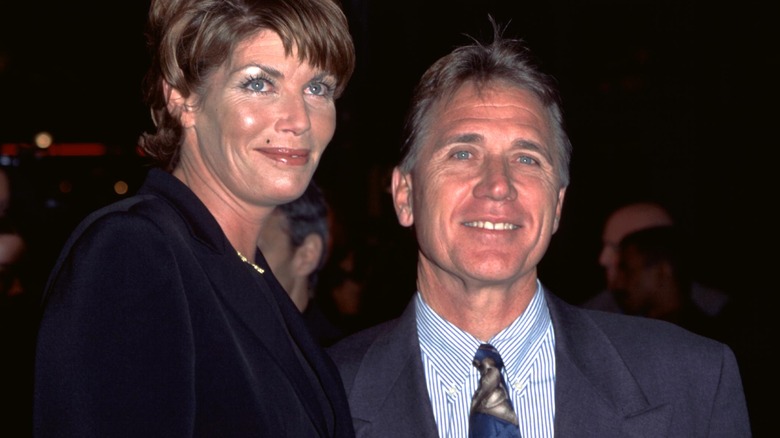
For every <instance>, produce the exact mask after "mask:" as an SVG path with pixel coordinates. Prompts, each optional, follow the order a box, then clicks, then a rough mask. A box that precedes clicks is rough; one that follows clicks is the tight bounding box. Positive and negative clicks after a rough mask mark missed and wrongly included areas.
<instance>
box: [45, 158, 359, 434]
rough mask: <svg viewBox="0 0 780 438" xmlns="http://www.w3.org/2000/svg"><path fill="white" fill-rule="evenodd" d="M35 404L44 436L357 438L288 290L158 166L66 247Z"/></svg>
mask: <svg viewBox="0 0 780 438" xmlns="http://www.w3.org/2000/svg"><path fill="white" fill-rule="evenodd" d="M258 256H259V257H258V260H259V261H260V264H261V265H264V266H265V267H266V268H267V264H266V263H265V261H264V259H263V258H262V256H261V255H260V254H259V253H258ZM34 397H35V402H34V434H35V436H38V437H48V436H56V437H119V436H127V437H192V436H203V437H215V436H220V437H249V436H251V437H258V436H274V437H278V436H289V437H350V436H353V431H352V425H351V421H350V417H349V412H348V407H347V403H346V397H345V395H344V392H343V387H342V384H341V380H340V378H339V375H338V372H337V370H336V368H335V366H334V365H333V363H332V362H331V361H330V359H329V358H328V357H327V355H326V354H325V353H324V351H323V350H322V349H321V347H319V346H318V345H317V343H316V342H315V341H314V339H313V338H312V336H311V335H310V334H309V332H308V330H307V328H306V326H305V325H304V323H303V320H302V318H301V316H300V313H299V312H298V310H297V309H296V308H295V306H294V305H293V304H292V301H290V299H289V298H288V296H287V294H286V293H285V292H284V290H283V289H282V287H281V286H280V285H279V283H278V282H277V281H276V279H275V278H274V277H273V275H272V274H271V273H270V271H269V270H267V269H266V272H265V274H264V275H262V276H261V275H260V274H259V273H258V272H256V271H255V270H254V269H253V268H252V267H251V266H249V265H248V264H246V263H243V262H242V261H241V260H240V259H239V257H238V255H237V254H236V252H235V250H234V249H233V247H232V246H231V245H230V243H229V242H228V240H227V238H226V237H225V235H224V233H223V232H222V230H221V228H220V226H219V225H218V223H217V222H216V220H215V219H214V217H213V216H212V215H211V214H210V212H209V211H208V210H207V209H206V207H205V205H203V204H202V203H201V201H200V200H199V199H198V198H197V197H196V196H195V194H194V193H192V191H190V189H189V188H188V187H186V186H185V185H184V184H182V183H181V182H180V181H179V180H178V179H176V178H175V177H173V176H172V175H170V174H168V173H165V172H163V171H160V170H151V171H150V172H149V175H148V176H147V180H146V182H145V183H144V185H143V186H142V187H141V189H140V190H139V192H138V194H137V195H135V196H133V197H131V198H128V199H126V200H123V201H120V202H118V203H116V204H114V205H111V206H108V207H106V208H104V209H102V210H99V211H97V212H95V213H93V214H92V215H91V216H89V217H88V218H87V219H85V221H84V222H83V223H82V224H80V225H79V227H78V228H77V229H76V230H75V232H74V233H73V235H72V236H71V237H70V239H69V240H68V242H67V243H66V245H65V247H64V249H63V251H62V253H61V255H60V257H59V259H58V261H57V263H56V265H55V268H54V270H53V271H52V273H51V276H50V278H49V283H48V286H47V291H46V294H45V307H44V313H43V318H42V322H41V326H40V331H39V337H38V343H37V351H36V366H35V391H34Z"/></svg>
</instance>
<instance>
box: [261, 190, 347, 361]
mask: <svg viewBox="0 0 780 438" xmlns="http://www.w3.org/2000/svg"><path fill="white" fill-rule="evenodd" d="M329 217H330V216H329V209H328V204H327V201H326V199H325V196H324V195H323V193H322V191H321V190H320V188H319V187H318V186H317V185H316V184H315V183H314V182H311V183H310V184H309V186H308V187H307V188H306V191H305V192H303V195H301V197H300V198H298V199H296V200H294V201H292V202H289V203H287V204H282V205H280V206H278V207H277V208H276V209H275V210H274V211H273V213H271V215H270V217H269V218H268V222H267V223H266V226H265V227H263V229H262V231H261V233H260V239H259V240H258V242H257V246H258V247H259V248H260V251H261V252H262V253H263V255H264V256H265V258H266V261H267V262H268V265H269V266H270V268H271V271H272V272H273V273H274V275H275V276H276V278H277V279H278V280H279V283H280V284H281V285H282V287H283V288H284V290H285V291H287V294H288V295H289V296H290V299H292V301H293V303H294V304H295V306H296V307H297V308H298V310H300V311H301V313H303V317H304V319H305V320H306V324H307V325H308V326H309V329H311V331H312V334H313V335H314V337H315V338H316V339H317V340H318V341H319V342H320V343H321V344H322V345H325V346H327V345H330V344H332V343H333V342H334V341H336V340H337V339H339V338H340V337H341V336H342V332H341V330H339V329H338V328H337V327H336V326H335V325H333V324H332V323H331V322H330V321H329V320H328V319H327V317H326V316H325V314H324V313H323V312H322V310H321V309H320V308H319V306H318V305H317V303H316V301H315V300H314V296H315V291H316V288H317V280H318V274H319V273H320V271H321V270H322V267H323V266H324V264H325V261H326V259H327V256H328V250H329V246H330V224H329Z"/></svg>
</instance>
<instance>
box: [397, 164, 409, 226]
mask: <svg viewBox="0 0 780 438" xmlns="http://www.w3.org/2000/svg"><path fill="white" fill-rule="evenodd" d="M392 185H393V186H392V189H393V206H394V207H395V214H396V216H398V223H400V224H401V225H402V226H404V227H411V226H412V224H414V213H413V212H412V174H411V173H402V172H401V170H400V169H398V167H396V168H395V169H393V182H392Z"/></svg>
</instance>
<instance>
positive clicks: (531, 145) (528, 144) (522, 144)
mask: <svg viewBox="0 0 780 438" xmlns="http://www.w3.org/2000/svg"><path fill="white" fill-rule="evenodd" d="M513 147H514V148H515V149H522V150H530V151H534V152H537V153H539V154H540V155H542V156H543V157H544V158H545V159H546V160H548V161H550V162H552V155H550V150H549V149H548V148H544V147H542V146H541V145H540V144H539V143H537V142H535V141H530V140H516V141H515V142H514V144H513Z"/></svg>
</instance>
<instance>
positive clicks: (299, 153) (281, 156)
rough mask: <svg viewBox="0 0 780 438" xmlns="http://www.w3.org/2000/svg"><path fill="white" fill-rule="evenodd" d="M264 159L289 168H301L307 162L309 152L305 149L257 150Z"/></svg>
mask: <svg viewBox="0 0 780 438" xmlns="http://www.w3.org/2000/svg"><path fill="white" fill-rule="evenodd" d="M259 152H260V153H261V154H263V155H265V156H266V157H268V158H270V159H272V160H274V161H278V162H280V163H284V164H288V165H291V166H302V165H304V164H306V163H308V162H309V151H307V150H305V149H278V148H273V149H259Z"/></svg>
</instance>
